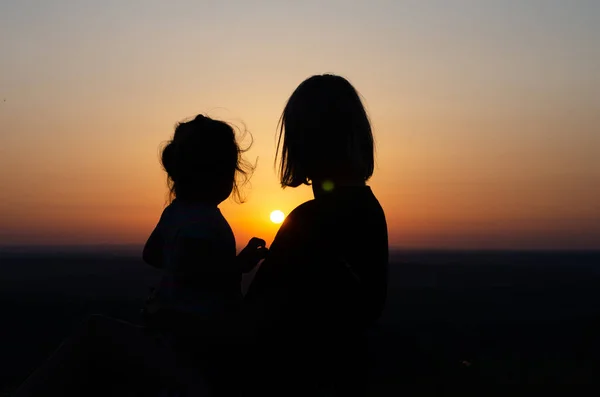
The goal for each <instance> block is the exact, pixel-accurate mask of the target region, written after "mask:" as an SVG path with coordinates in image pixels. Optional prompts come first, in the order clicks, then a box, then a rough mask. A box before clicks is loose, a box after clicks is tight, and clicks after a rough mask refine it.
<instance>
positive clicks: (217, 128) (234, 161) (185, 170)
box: [161, 115, 253, 204]
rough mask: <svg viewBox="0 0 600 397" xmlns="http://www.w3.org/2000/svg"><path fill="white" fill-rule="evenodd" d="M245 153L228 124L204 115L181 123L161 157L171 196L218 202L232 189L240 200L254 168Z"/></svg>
mask: <svg viewBox="0 0 600 397" xmlns="http://www.w3.org/2000/svg"><path fill="white" fill-rule="evenodd" d="M243 152H244V151H243V150H242V149H240V146H239V144H238V143H237V141H236V137H235V131H234V130H233V128H232V127H231V126H230V125H229V124H227V123H224V122H222V121H219V120H213V119H211V118H209V117H205V116H203V115H198V116H196V118H194V119H193V120H191V121H187V122H184V123H179V124H178V125H177V127H176V128H175V133H174V134H173V139H171V141H169V142H168V144H167V145H166V146H165V147H164V149H163V151H162V156H161V162H162V165H163V167H164V169H165V171H166V172H167V175H168V185H169V189H170V196H171V199H173V198H175V197H177V198H178V199H180V200H183V201H202V202H210V203H216V204H218V203H220V202H222V201H223V200H225V199H227V197H229V195H230V194H231V193H232V192H233V193H234V195H235V198H236V199H238V200H239V201H241V195H240V190H239V187H240V183H243V182H245V181H247V180H248V178H249V174H251V172H252V171H253V167H252V166H251V165H250V164H248V163H246V162H245V161H244V159H243V158H242V153H243ZM240 178H241V181H240V180H239V179H240Z"/></svg>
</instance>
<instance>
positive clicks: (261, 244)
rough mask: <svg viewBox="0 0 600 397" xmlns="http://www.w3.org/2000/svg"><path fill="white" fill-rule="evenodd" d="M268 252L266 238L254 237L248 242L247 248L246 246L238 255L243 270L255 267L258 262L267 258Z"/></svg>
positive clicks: (245, 271) (246, 270)
mask: <svg viewBox="0 0 600 397" xmlns="http://www.w3.org/2000/svg"><path fill="white" fill-rule="evenodd" d="M268 252H269V249H268V248H267V243H266V242H265V240H263V239H260V238H257V237H252V239H250V241H249V242H248V245H246V248H244V249H243V250H242V251H241V252H240V253H239V254H238V256H237V257H238V261H239V262H240V265H241V268H242V272H244V273H247V272H249V271H251V270H252V269H254V267H255V266H256V265H257V264H258V262H260V261H261V260H262V259H265V257H266V256H267V253H268Z"/></svg>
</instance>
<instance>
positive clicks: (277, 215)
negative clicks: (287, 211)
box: [270, 210, 285, 223]
mask: <svg viewBox="0 0 600 397" xmlns="http://www.w3.org/2000/svg"><path fill="white" fill-rule="evenodd" d="M270 218H271V222H273V223H281V222H283V220H284V219H285V215H284V213H283V212H281V211H279V210H275V211H273V212H271V216H270Z"/></svg>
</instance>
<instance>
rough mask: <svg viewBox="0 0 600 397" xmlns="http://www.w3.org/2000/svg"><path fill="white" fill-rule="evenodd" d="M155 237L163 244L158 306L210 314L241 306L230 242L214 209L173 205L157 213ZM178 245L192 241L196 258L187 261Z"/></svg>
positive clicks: (238, 275) (230, 235) (226, 228)
mask: <svg viewBox="0 0 600 397" xmlns="http://www.w3.org/2000/svg"><path fill="white" fill-rule="evenodd" d="M157 232H158V233H159V235H160V236H161V237H162V238H161V240H162V241H163V249H162V252H163V255H162V257H163V271H164V275H163V278H162V280H161V283H160V286H159V292H158V297H159V301H160V302H161V304H162V305H165V306H167V307H169V308H172V309H175V310H178V311H184V312H193V313H198V314H212V313H215V312H220V311H222V310H226V309H227V308H228V307H230V306H231V305H236V304H238V303H239V302H240V301H241V287H240V283H241V272H240V270H239V269H237V267H236V262H235V258H236V248H235V237H234V235H233V232H232V230H231V227H230V226H229V224H228V223H227V221H226V220H225V218H224V217H223V215H222V214H221V211H220V210H219V208H218V207H216V206H211V205H208V204H202V203H185V202H181V201H178V200H177V199H175V200H173V202H172V203H171V204H170V205H169V206H168V207H167V208H165V210H164V211H163V213H162V216H161V218H160V221H159V222H158V225H157ZM184 241H192V245H193V246H192V249H193V250H194V251H196V252H197V253H199V255H198V254H194V256H193V257H191V258H192V259H191V260H187V259H189V258H186V255H185V253H184V252H182V249H181V248H182V245H183V242H184ZM188 248H189V247H188ZM186 252H188V251H187V250H186ZM188 256H189V255H188ZM197 258H198V259H197ZM196 260H197V263H196Z"/></svg>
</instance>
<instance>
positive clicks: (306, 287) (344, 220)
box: [240, 75, 388, 396]
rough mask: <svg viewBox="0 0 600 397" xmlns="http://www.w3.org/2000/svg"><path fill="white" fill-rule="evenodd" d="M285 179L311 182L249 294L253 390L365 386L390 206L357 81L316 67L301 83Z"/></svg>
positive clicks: (283, 125) (282, 153)
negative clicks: (378, 188)
mask: <svg viewBox="0 0 600 397" xmlns="http://www.w3.org/2000/svg"><path fill="white" fill-rule="evenodd" d="M277 151H278V158H279V161H280V179H281V185H282V187H283V188H285V187H293V188H295V187H298V186H300V185H302V184H305V185H311V186H312V189H313V193H314V200H310V201H308V202H305V203H303V204H302V205H300V206H298V207H297V208H296V209H294V210H293V211H292V212H291V213H290V214H289V216H288V217H287V219H286V220H285V222H284V223H283V225H282V227H281V229H280V230H279V232H278V233H277V235H276V237H275V240H274V241H273V243H272V245H271V247H270V253H269V255H268V257H267V258H266V259H265V261H264V262H263V264H262V265H261V267H260V268H259V269H258V271H257V273H256V276H255V278H254V280H253V282H252V284H251V286H250V288H249V290H248V293H247V294H246V296H245V300H244V310H243V313H244V318H242V323H241V324H240V326H241V327H242V329H244V332H245V333H246V336H247V337H248V339H246V342H248V343H247V345H248V347H247V348H248V349H249V350H248V351H247V354H248V355H250V356H253V357H256V358H257V360H259V359H260V363H261V365H260V366H256V365H249V366H248V368H247V369H246V370H245V374H246V376H247V379H246V380H245V384H246V386H247V387H248V390H246V392H247V394H249V395H254V394H259V393H260V394H262V393H267V394H268V393H278V394H279V395H292V394H293V395H317V393H318V392H330V393H332V394H333V395H345V396H347V395H365V394H366V387H367V383H366V374H367V371H366V370H367V356H368V355H367V337H366V336H367V331H368V328H369V327H370V326H372V325H373V324H374V323H375V321H376V320H377V319H378V318H379V316H380V314H381V311H382V308H383V306H384V302H385V299H386V291H387V268H388V236H387V225H386V219H385V215H384V212H383V210H382V208H381V206H380V204H379V202H378V201H377V199H376V198H375V196H374V194H373V192H372V191H371V188H370V187H368V186H367V185H366V181H367V180H369V178H370V177H371V175H372V174H373V169H374V144H373V135H372V131H371V125H370V122H369V119H368V116H367V113H366V111H365V108H364V107H363V104H362V102H361V99H360V97H359V94H358V93H357V91H356V90H355V88H354V87H353V86H352V85H351V84H350V83H349V82H348V81H347V80H346V79H344V78H342V77H340V76H335V75H317V76H312V77H310V78H308V79H307V80H305V81H304V82H303V83H302V84H300V86H298V88H297V89H296V90H295V91H294V93H293V94H292V96H291V97H290V98H289V100H288V102H287V105H286V106H285V109H284V111H283V114H282V116H281V119H280V131H279V141H278V147H277Z"/></svg>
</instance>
